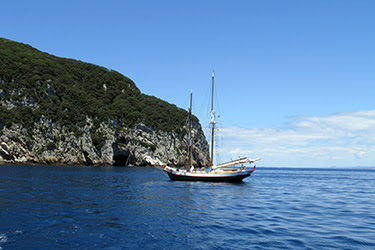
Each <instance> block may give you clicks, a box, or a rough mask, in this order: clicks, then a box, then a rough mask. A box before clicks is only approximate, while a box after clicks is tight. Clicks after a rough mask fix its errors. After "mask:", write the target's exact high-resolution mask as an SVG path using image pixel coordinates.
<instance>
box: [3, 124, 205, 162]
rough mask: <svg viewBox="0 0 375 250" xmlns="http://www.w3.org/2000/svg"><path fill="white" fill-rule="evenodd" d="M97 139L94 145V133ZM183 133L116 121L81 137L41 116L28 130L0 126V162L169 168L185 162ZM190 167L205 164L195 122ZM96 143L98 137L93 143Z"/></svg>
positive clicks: (87, 127) (201, 138) (91, 128)
mask: <svg viewBox="0 0 375 250" xmlns="http://www.w3.org/2000/svg"><path fill="white" fill-rule="evenodd" d="M98 134H99V135H100V136H101V142H99V143H98V142H96V143H95V137H94V135H96V136H97V135H98ZM180 136H181V133H176V132H161V131H155V130H153V129H152V128H149V127H147V126H145V125H144V124H142V123H140V124H137V125H136V126H134V128H121V129H118V128H117V123H116V121H115V120H112V121H108V122H102V123H100V125H99V126H98V127H97V128H94V126H93V122H92V120H90V119H87V125H85V126H84V127H82V128H80V134H79V135H75V134H74V133H73V132H69V131H68V130H67V129H66V128H65V127H64V126H61V125H59V124H57V123H54V122H52V121H51V120H49V119H47V118H45V117H42V118H41V119H40V120H39V122H37V123H34V127H33V129H32V130H31V131H30V130H27V129H26V128H24V127H23V126H22V125H19V124H13V125H12V126H11V127H10V128H7V127H3V128H2V131H1V133H0V163H3V164H48V165H51V164H53V165H110V166H113V165H116V166H125V165H135V166H153V165H169V166H177V167H181V166H184V165H185V164H186V158H187V157H186V156H187V147H186V141H187V138H186V136H185V137H183V138H180ZM193 136H194V145H193V152H194V154H193V163H194V165H197V166H205V165H207V164H208V161H209V160H208V159H209V156H208V144H207V141H206V140H205V138H204V135H203V133H202V132H201V127H200V124H199V123H194V124H193ZM96 140H97V139H96Z"/></svg>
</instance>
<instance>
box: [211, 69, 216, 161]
mask: <svg viewBox="0 0 375 250" xmlns="http://www.w3.org/2000/svg"><path fill="white" fill-rule="evenodd" d="M214 77H215V71H214V70H213V71H212V96H211V121H210V124H211V130H212V135H211V162H210V163H211V164H210V165H211V166H213V165H214V134H215V110H214Z"/></svg>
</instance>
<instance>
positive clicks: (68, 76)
mask: <svg viewBox="0 0 375 250" xmlns="http://www.w3.org/2000/svg"><path fill="white" fill-rule="evenodd" d="M186 117H187V112H186V111H185V110H183V109H180V108H177V107H176V106H175V105H172V104H169V103H167V102H165V101H163V100H160V99H158V98H156V97H153V96H147V95H144V94H142V93H141V92H140V91H139V89H138V88H137V87H136V85H135V84H134V82H133V81H132V80H130V79H129V78H127V77H125V76H123V75H121V74H120V73H118V72H116V71H113V70H108V69H106V68H104V67H100V66H96V65H93V64H89V63H84V62H81V61H77V60H73V59H65V58H59V57H56V56H53V55H50V54H47V53H44V52H41V51H38V50H37V49H34V48H32V47H31V46H29V45H25V44H21V43H17V42H13V41H10V40H7V39H3V38H0V143H1V145H0V162H9V163H15V162H36V163H64V164H110V165H112V164H117V165H125V164H136V165H151V164H154V162H155V161H157V160H160V161H161V162H163V163H168V164H171V165H184V164H185V158H186V157H185V155H186V154H185V153H186V142H185V141H186V130H185V129H184V126H185V122H186ZM193 124H194V130H195V133H194V135H195V138H194V141H195V145H194V148H195V150H194V151H195V152H196V153H195V154H194V156H195V158H194V160H195V161H196V164H198V165H205V164H207V162H208V145H207V142H206V140H205V137H204V135H203V132H202V130H201V126H200V124H199V121H198V119H197V118H196V117H194V123H193Z"/></svg>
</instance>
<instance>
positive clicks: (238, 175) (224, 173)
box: [162, 71, 260, 182]
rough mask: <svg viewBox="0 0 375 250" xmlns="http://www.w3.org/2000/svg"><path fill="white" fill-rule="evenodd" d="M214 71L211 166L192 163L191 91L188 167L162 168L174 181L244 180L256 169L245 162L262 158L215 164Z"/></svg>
mask: <svg viewBox="0 0 375 250" xmlns="http://www.w3.org/2000/svg"><path fill="white" fill-rule="evenodd" d="M214 77H215V76H214V71H213V72H212V98H211V121H210V127H211V133H212V137H211V157H210V166H209V168H207V169H206V168H205V169H195V168H194V166H193V165H192V148H193V147H192V138H191V137H192V136H191V130H192V128H191V116H192V99H193V93H190V107H189V142H188V148H189V150H188V152H189V153H188V167H187V168H186V169H179V168H174V167H169V166H166V165H164V166H163V168H162V170H163V171H164V172H165V173H167V174H168V176H169V178H170V179H171V180H172V181H209V182H242V180H243V179H244V178H246V177H249V176H250V175H251V174H252V173H253V172H254V171H255V166H254V167H253V168H251V167H250V166H247V167H245V166H244V164H247V163H249V164H251V163H254V162H256V161H258V160H260V158H257V159H249V158H247V157H243V158H239V159H237V160H232V161H229V162H225V163H221V164H217V165H214V164H213V156H214V135H215V125H216V121H215V110H214V97H213V96H214V95H213V93H214Z"/></svg>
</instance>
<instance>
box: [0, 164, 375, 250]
mask: <svg viewBox="0 0 375 250" xmlns="http://www.w3.org/2000/svg"><path fill="white" fill-rule="evenodd" d="M42 247H43V248H46V249H53V248H69V249H71V248H75V249H92V248H108V249H143V248H145V249H202V248H204V249H287V248H290V249H332V248H339V249H374V248H375V171H374V170H349V169H315V170H314V169H278V168H258V169H257V171H255V172H254V174H253V175H252V176H251V177H249V178H247V179H245V181H244V183H242V184H226V183H201V182H172V181H170V180H169V179H168V178H167V176H165V175H164V174H163V173H162V172H161V171H159V170H157V169H154V168H134V167H133V168H131V167H77V166H75V167H68V166H6V165H0V248H2V249H12V248H17V249H36V248H42Z"/></svg>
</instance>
